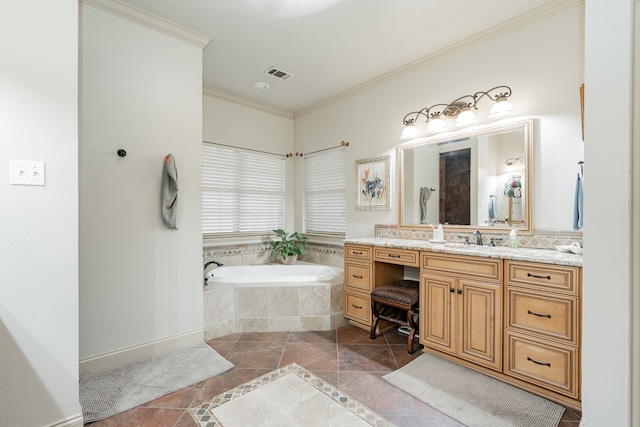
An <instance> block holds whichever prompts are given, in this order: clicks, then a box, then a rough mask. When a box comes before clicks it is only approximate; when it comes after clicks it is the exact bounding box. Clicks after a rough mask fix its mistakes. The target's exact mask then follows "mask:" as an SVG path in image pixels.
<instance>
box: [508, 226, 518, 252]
mask: <svg viewBox="0 0 640 427" xmlns="http://www.w3.org/2000/svg"><path fill="white" fill-rule="evenodd" d="M509 247H510V248H514V249H515V248H517V247H518V235H517V234H516V230H511V232H510V233H509Z"/></svg>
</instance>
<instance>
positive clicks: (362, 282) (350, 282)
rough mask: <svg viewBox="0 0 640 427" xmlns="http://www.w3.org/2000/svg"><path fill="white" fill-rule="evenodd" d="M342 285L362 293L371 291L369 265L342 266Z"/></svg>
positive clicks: (348, 264)
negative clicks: (359, 290) (343, 269)
mask: <svg viewBox="0 0 640 427" xmlns="http://www.w3.org/2000/svg"><path fill="white" fill-rule="evenodd" d="M344 268H345V271H344V284H345V285H346V286H351V287H353V288H357V289H361V290H363V291H371V265H367V264H350V263H345V264H344Z"/></svg>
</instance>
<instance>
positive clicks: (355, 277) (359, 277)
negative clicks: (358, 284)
mask: <svg viewBox="0 0 640 427" xmlns="http://www.w3.org/2000/svg"><path fill="white" fill-rule="evenodd" d="M352 276H353V278H354V279H362V276H356V275H355V274H352Z"/></svg>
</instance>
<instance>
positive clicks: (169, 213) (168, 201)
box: [161, 154, 178, 230]
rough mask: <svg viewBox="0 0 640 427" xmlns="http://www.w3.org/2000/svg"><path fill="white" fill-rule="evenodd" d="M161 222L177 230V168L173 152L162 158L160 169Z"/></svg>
mask: <svg viewBox="0 0 640 427" xmlns="http://www.w3.org/2000/svg"><path fill="white" fill-rule="evenodd" d="M161 191H162V202H161V203H162V206H161V213H162V222H164V225H166V226H167V227H168V228H171V229H173V230H177V229H178V227H176V211H177V210H178V169H177V168H176V160H175V159H174V158H173V154H168V155H166V156H165V158H164V168H163V171H162V186H161Z"/></svg>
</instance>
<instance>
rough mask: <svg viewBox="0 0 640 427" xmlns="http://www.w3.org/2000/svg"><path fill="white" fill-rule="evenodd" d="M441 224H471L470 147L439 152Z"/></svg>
mask: <svg viewBox="0 0 640 427" xmlns="http://www.w3.org/2000/svg"><path fill="white" fill-rule="evenodd" d="M440 189H441V191H440V212H439V219H440V223H441V224H456V225H471V149H469V148H465V149H463V150H455V151H449V152H446V153H440Z"/></svg>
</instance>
